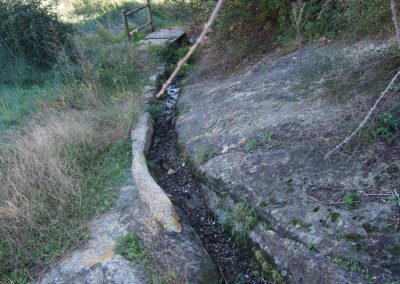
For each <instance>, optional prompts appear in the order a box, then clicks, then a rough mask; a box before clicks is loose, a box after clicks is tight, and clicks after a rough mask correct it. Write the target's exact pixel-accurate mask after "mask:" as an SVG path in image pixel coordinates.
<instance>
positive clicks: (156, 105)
mask: <svg viewBox="0 0 400 284" xmlns="http://www.w3.org/2000/svg"><path fill="white" fill-rule="evenodd" d="M149 104H150V105H149V106H148V107H147V112H148V113H149V114H150V116H151V118H153V120H154V121H155V122H157V121H159V120H160V118H161V116H162V115H163V113H164V110H165V106H164V105H163V104H162V103H161V102H160V101H158V100H156V99H152V100H150V102H149Z"/></svg>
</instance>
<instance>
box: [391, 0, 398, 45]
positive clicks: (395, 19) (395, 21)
mask: <svg viewBox="0 0 400 284" xmlns="http://www.w3.org/2000/svg"><path fill="white" fill-rule="evenodd" d="M390 1H391V6H392V15H393V24H394V29H395V31H396V39H397V43H398V45H399V47H400V27H399V18H398V15H399V7H398V5H397V0H390Z"/></svg>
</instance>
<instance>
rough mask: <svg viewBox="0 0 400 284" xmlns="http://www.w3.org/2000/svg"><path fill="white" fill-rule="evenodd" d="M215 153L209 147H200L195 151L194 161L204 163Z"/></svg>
mask: <svg viewBox="0 0 400 284" xmlns="http://www.w3.org/2000/svg"><path fill="white" fill-rule="evenodd" d="M215 154H216V151H215V150H212V149H210V148H201V149H200V150H199V151H198V152H197V153H196V161H197V162H199V163H205V162H207V161H208V160H209V159H211V158H212V157H214V156H215Z"/></svg>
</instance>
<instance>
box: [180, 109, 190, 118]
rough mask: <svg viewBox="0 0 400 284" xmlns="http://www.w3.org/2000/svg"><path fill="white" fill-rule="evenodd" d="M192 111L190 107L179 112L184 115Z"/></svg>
mask: <svg viewBox="0 0 400 284" xmlns="http://www.w3.org/2000/svg"><path fill="white" fill-rule="evenodd" d="M189 112H190V110H189V109H188V108H184V109H183V110H181V111H180V112H179V116H184V115H186V114H188V113H189Z"/></svg>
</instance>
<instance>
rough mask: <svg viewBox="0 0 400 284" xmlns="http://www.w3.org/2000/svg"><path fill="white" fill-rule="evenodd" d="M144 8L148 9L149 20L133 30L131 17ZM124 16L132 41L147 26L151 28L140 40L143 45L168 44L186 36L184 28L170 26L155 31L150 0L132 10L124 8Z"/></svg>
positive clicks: (127, 31)
mask: <svg viewBox="0 0 400 284" xmlns="http://www.w3.org/2000/svg"><path fill="white" fill-rule="evenodd" d="M142 10H146V11H147V22H146V23H144V24H142V25H140V26H138V27H135V28H134V29H133V30H130V25H129V19H130V18H133V17H134V15H135V14H137V13H138V12H140V11H142ZM122 18H123V21H124V28H125V34H126V38H127V41H128V42H131V41H132V37H133V36H134V35H135V34H136V33H138V32H139V31H141V30H143V29H144V28H146V27H149V28H150V31H151V33H150V34H149V35H147V36H146V37H145V38H144V39H142V40H141V41H140V43H141V44H142V45H143V46H153V45H160V46H168V45H170V44H171V43H173V42H176V41H179V40H181V39H182V38H183V37H184V36H185V31H184V30H183V29H182V28H169V29H160V30H159V31H155V28H154V21H153V15H152V9H151V3H150V0H147V2H146V5H143V6H141V7H138V8H136V9H133V10H131V11H127V10H122Z"/></svg>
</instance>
